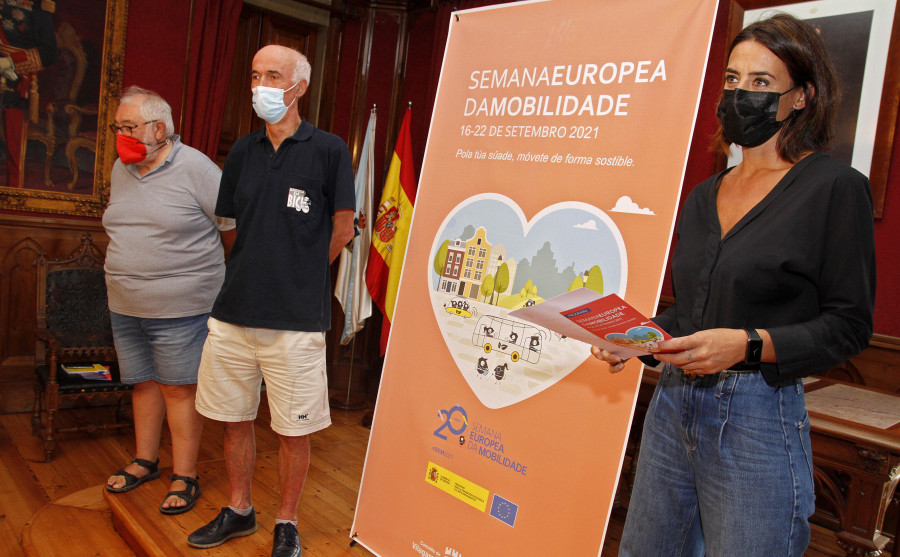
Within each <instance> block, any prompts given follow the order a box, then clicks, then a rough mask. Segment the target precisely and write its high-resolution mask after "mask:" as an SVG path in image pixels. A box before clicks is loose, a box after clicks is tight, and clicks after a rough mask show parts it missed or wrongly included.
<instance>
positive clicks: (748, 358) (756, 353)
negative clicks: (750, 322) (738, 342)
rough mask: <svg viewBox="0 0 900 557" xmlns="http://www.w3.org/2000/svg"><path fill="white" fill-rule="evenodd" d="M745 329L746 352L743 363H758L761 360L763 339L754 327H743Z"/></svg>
mask: <svg viewBox="0 0 900 557" xmlns="http://www.w3.org/2000/svg"><path fill="white" fill-rule="evenodd" d="M744 330H745V331H747V353H746V355H745V356H744V363H745V364H750V365H758V364H759V363H760V362H761V361H762V351H763V340H762V337H760V336H759V333H758V332H757V331H756V329H744Z"/></svg>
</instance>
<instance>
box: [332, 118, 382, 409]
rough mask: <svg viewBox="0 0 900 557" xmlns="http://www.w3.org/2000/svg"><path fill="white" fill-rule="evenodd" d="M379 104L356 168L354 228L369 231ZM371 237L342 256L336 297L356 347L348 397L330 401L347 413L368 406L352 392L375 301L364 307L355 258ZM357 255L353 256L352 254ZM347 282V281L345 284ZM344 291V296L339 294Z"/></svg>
mask: <svg viewBox="0 0 900 557" xmlns="http://www.w3.org/2000/svg"><path fill="white" fill-rule="evenodd" d="M377 108H378V107H377V105H374V104H373V105H372V110H371V112H370V113H369V121H368V123H367V124H366V133H365V139H364V141H363V145H362V148H361V150H360V153H359V159H358V161H357V169H356V178H355V179H354V189H355V190H356V203H357V207H356V210H357V219H358V220H356V221H355V222H354V226H360V227H361V228H365V229H366V230H369V229H370V225H363V224H362V221H363V220H364V219H369V218H371V215H369V213H370V212H371V207H370V201H369V197H370V196H371V186H372V184H371V178H372V177H371V164H372V160H371V159H372V156H371V150H372V141H373V136H374V134H375V130H374V128H375V114H376V112H375V111H376V110H377ZM366 172H368V180H367V181H366V182H363V183H365V184H366V185H365V186H363V187H361V182H360V178H361V176H365V175H366ZM365 190H368V191H369V193H362V192H364V191H365ZM369 237H370V236H369V235H367V234H364V233H362V232H359V231H358V232H357V237H356V238H354V239H353V240H352V244H351V246H355V249H353V247H351V251H350V252H348V251H347V250H346V249H345V250H343V251H342V253H341V263H340V267H339V269H338V283H339V284H338V287H336V288H335V296H336V297H337V298H338V300H340V302H341V306H342V307H343V309H344V331H343V333H342V334H341V344H342V345H346V344H345V343H347V341H348V340H349V341H350V342H351V343H352V344H351V345H350V365H349V368H348V370H347V388H346V393H345V394H344V395H341V394H335V395H333V396H331V397H329V399H328V403H329V406H330V407H331V408H334V409H335V410H341V411H344V412H355V411H358V410H362V409H363V408H365V406H366V396H365V394H364V393H354V392H353V391H352V387H353V371H354V369H353V366H354V365H355V364H356V335H357V333H358V332H360V330H361V329H362V327H363V323H362V322H363V321H365V320H366V318H367V317H368V316H369V315H370V314H371V310H370V309H361V308H364V307H370V305H371V301H369V302H368V304H369V305H368V306H367V305H366V304H361V299H363V298H365V299H369V296H368V292H366V291H365V288H363V291H364V292H365V294H364V296H363V298H361V297H360V292H359V290H358V288H359V282H358V281H360V280H362V279H363V278H364V276H365V275H364V274H363V275H361V276H355V277H354V273H355V272H358V271H359V266H358V265H359V264H358V261H357V260H356V259H355V258H356V257H357V256H359V254H360V253H361V252H362V250H363V249H364V248H365V249H366V251H365V253H366V254H367V253H368V243H369V242H370V240H369V239H368V238H369ZM362 239H364V240H365V242H366V245H365V246H363V245H361V241H362ZM351 253H352V254H353V255H349V257H348V254H351ZM362 269H363V271H362V272H363V273H364V272H365V271H364V269H365V266H364V265H363V267H362ZM344 281H346V282H344ZM339 291H340V293H339ZM348 299H351V300H352V303H351V302H350V301H348ZM341 352H342V351H341V350H338V357H337V360H336V361H335V362H333V364H332V369H336V368H338V367H341V366H342V364H341V363H340V360H341V356H342V354H341Z"/></svg>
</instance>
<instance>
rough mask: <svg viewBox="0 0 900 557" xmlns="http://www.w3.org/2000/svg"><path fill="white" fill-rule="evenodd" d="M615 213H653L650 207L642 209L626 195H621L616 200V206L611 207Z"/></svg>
mask: <svg viewBox="0 0 900 557" xmlns="http://www.w3.org/2000/svg"><path fill="white" fill-rule="evenodd" d="M612 211H614V212H616V213H636V214H638V215H655V214H656V213H654V212H653V211H651V210H650V209H642V208H641V207H639V206H638V204H637V203H635V202H634V201H632V200H631V198H630V197H628V196H627V195H623V196H622V197H620V198H619V200H618V201H616V206H615V207H613V208H612Z"/></svg>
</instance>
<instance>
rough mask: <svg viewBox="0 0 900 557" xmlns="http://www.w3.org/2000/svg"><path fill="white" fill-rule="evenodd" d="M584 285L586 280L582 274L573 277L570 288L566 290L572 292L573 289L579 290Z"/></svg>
mask: <svg viewBox="0 0 900 557" xmlns="http://www.w3.org/2000/svg"><path fill="white" fill-rule="evenodd" d="M582 286H584V280H582V278H581V275H577V276H576V277H575V278H573V279H572V284H570V285H569V289H568V290H566V292H571V291H573V290H577V289H579V288H581V287H582Z"/></svg>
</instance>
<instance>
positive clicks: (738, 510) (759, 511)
mask: <svg viewBox="0 0 900 557" xmlns="http://www.w3.org/2000/svg"><path fill="white" fill-rule="evenodd" d="M814 510H815V501H814V495H813V477H812V451H811V449H810V439H809V416H808V414H807V413H806V407H805V403H804V397H803V384H802V383H801V382H800V381H796V382H795V383H792V384H790V385H788V386H784V387H781V388H774V387H770V386H769V385H767V384H766V383H765V381H764V380H763V378H762V374H760V373H742V374H732V373H722V374H718V375H716V376H708V377H704V378H701V379H698V380H696V381H693V382H692V381H687V380H686V379H684V376H683V374H682V373H681V370H679V369H678V368H675V367H673V366H670V365H666V366H665V367H664V368H663V372H662V375H661V377H660V380H659V384H658V385H657V387H656V391H655V392H654V393H653V399H652V400H651V401H650V406H649V408H648V410H647V417H646V420H645V422H644V433H643V438H642V440H641V447H640V456H639V457H638V464H637V477H636V479H635V485H634V490H633V492H632V496H631V504H630V506H629V508H628V515H627V517H626V520H625V531H624V533H623V535H622V541H621V544H620V545H619V555H622V556H629V557H631V556H633V557H653V556H659V557H674V556H696V557H702V556H703V555H708V556H710V557H719V556H725V555H741V556H757V555H758V556H760V557H763V556H765V557H775V556H798V557H799V556H802V555H803V553H804V552H805V551H806V548H807V545H809V536H810V529H809V522H808V518H809V516H810V515H812V513H813V511H814Z"/></svg>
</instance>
